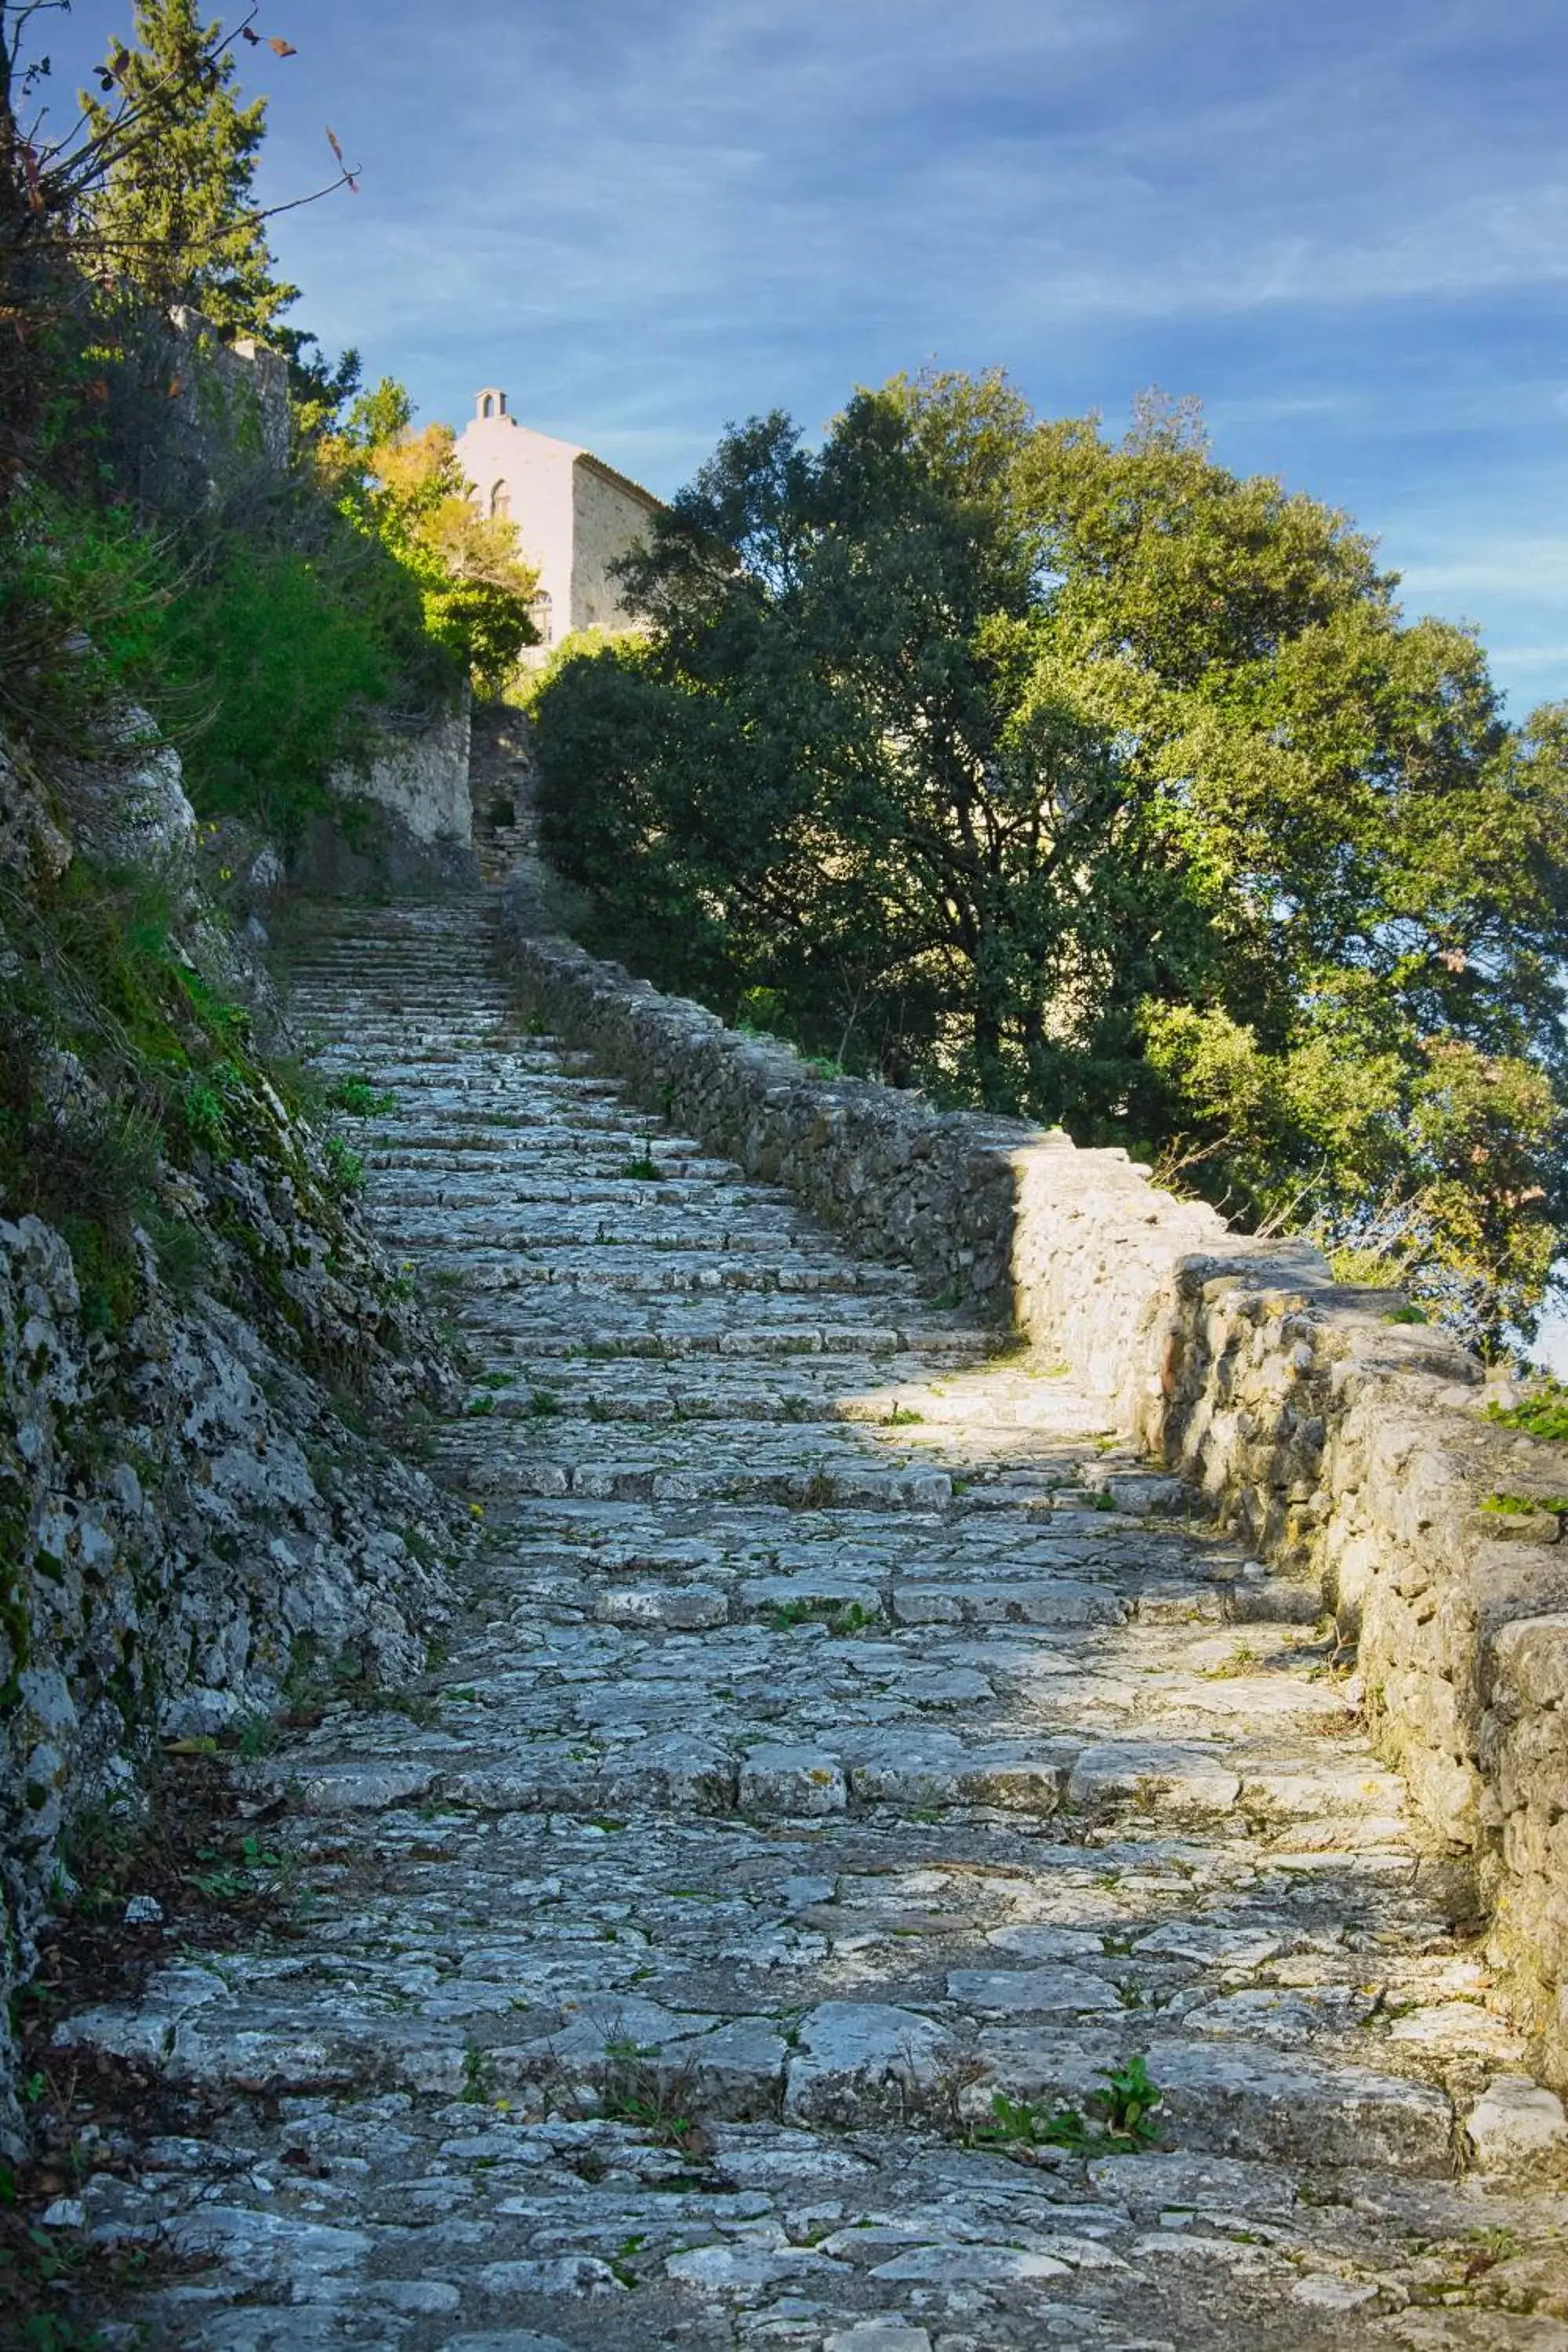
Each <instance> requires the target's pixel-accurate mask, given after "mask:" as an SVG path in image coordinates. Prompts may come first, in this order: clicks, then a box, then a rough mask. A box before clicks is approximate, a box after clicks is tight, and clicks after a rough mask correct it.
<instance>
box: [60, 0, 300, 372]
mask: <svg viewBox="0 0 1568 2352" xmlns="http://www.w3.org/2000/svg"><path fill="white" fill-rule="evenodd" d="M135 25H136V31H135V47H133V48H132V49H129V50H127V49H125V48H124V47H122V46H121V44H120V43H119V42H118V41H116V42H115V43H113V44H112V46H111V48H110V64H111V67H112V73H111V75H110V86H111V89H112V91H113V97H112V99H111V100H109V101H107V102H106V100H104V99H103V98H102V97H100V96H94V95H93V94H92V93H90V92H84V93H83V97H82V105H83V108H84V110H85V111H86V112H87V114H88V117H89V122H90V124H91V125H92V128H93V129H94V130H95V131H98V132H100V134H101V135H102V136H103V137H104V139H105V140H106V142H107V141H108V140H109V139H110V130H111V126H112V124H113V123H114V121H115V120H116V118H117V116H118V115H119V114H120V113H121V111H123V110H132V111H133V112H134V113H135V115H136V116H137V118H138V120H139V121H140V123H141V126H142V128H141V133H140V135H139V136H138V138H137V139H136V141H135V142H134V143H133V144H131V145H129V146H128V147H127V148H126V150H125V152H123V153H122V154H121V155H120V157H119V158H118V160H117V161H116V162H115V163H114V164H113V166H112V168H111V169H110V172H109V173H108V175H107V177H106V179H105V180H104V182H103V184H102V185H101V186H100V188H98V189H97V190H96V191H95V192H94V194H93V195H92V198H91V201H90V205H89V215H90V242H91V245H92V247H93V248H94V252H95V257H96V258H97V259H98V261H99V263H100V267H101V268H102V269H103V270H104V271H105V272H106V273H107V274H108V275H109V276H110V278H113V279H114V280H115V281H116V282H117V283H118V284H120V285H121V286H123V287H125V288H127V289H130V290H131V291H132V292H134V293H135V294H136V295H138V296H139V297H141V298H142V299H143V300H145V301H148V302H150V303H151V304H152V305H153V307H154V308H156V309H158V310H167V309H169V307H170V306H171V305H172V304H174V303H177V302H184V303H189V304H190V305H192V307H193V308H195V310H201V311H203V312H204V313H205V316H206V317H207V318H209V319H210V320H212V323H213V325H214V326H215V327H216V329H217V330H218V331H219V333H220V334H247V335H261V336H266V335H268V333H269V332H271V333H273V334H274V336H276V321H277V320H278V318H279V313H280V312H281V311H284V310H287V309H288V308H289V305H290V303H292V302H293V301H294V300H296V299H297V297H298V293H299V289H298V288H297V287H293V286H287V285H284V284H282V283H281V282H280V281H279V279H278V278H277V277H276V276H275V274H274V264H273V259H272V256H271V253H270V252H269V251H268V244H267V236H266V230H265V227H264V225H263V223H262V221H261V220H260V218H259V217H258V205H257V202H256V196H255V179H256V170H257V163H258V159H259V155H260V151H261V143H262V140H263V137H264V135H265V130H266V121H267V100H265V99H264V98H257V99H253V100H251V102H250V104H249V105H248V106H242V105H241V104H240V103H239V100H238V98H237V95H236V92H235V89H234V87H233V84H234V80H235V71H236V68H235V62H234V58H233V56H232V55H231V54H230V53H229V52H228V51H227V50H226V48H225V47H223V46H222V42H221V34H222V26H221V25H219V24H218V23H217V22H216V20H215V21H213V22H211V23H207V22H204V20H203V18H202V16H200V14H199V13H198V11H197V9H196V6H195V0H136V12H135Z"/></svg>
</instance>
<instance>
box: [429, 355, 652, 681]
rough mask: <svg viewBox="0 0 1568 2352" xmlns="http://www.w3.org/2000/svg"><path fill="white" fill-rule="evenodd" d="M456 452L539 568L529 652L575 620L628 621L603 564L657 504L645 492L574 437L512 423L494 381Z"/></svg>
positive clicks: (617, 625)
mask: <svg viewBox="0 0 1568 2352" xmlns="http://www.w3.org/2000/svg"><path fill="white" fill-rule="evenodd" d="M457 454H458V464H459V465H460V466H461V467H462V468H463V471H464V473H465V474H466V475H467V477H468V482H469V484H470V486H471V488H472V490H473V495H474V501H475V504H476V505H477V506H478V507H479V511H480V512H481V513H482V514H486V515H510V518H511V520H512V521H513V522H514V523H515V524H516V525H517V530H518V538H519V541H520V542H521V548H522V552H523V554H524V555H525V556H526V558H527V560H528V562H530V563H531V564H534V565H535V566H537V568H538V572H539V589H540V594H539V604H538V607H537V610H536V614H535V618H536V620H537V621H538V624H539V630H540V638H541V643H540V645H539V646H538V647H536V648H535V650H534V656H533V657H534V658H535V659H536V660H541V661H542V660H543V659H545V658H546V657H547V656H548V654H549V652H550V649H551V647H552V646H554V645H558V644H559V643H560V641H561V639H562V638H563V637H564V636H566V635H568V634H569V633H570V632H571V631H572V630H574V629H591V628H602V629H624V628H629V627H630V626H631V625H632V615H631V614H629V613H628V612H627V611H626V606H625V605H624V604H623V603H622V601H621V592H620V588H619V585H618V583H616V581H615V579H614V578H613V577H612V576H611V570H610V567H611V565H612V564H613V563H615V562H616V561H618V559H619V558H620V557H621V556H623V555H625V554H626V553H628V552H629V551H630V550H631V549H632V548H633V547H634V546H636V545H637V542H638V541H640V540H641V539H642V538H643V537H644V536H645V534H646V532H647V526H648V521H649V519H650V518H651V517H652V516H653V515H654V514H656V513H657V512H658V499H656V498H654V497H653V496H652V494H651V493H650V492H649V491H647V490H645V489H643V488H640V487H639V485H638V484H637V483H636V482H633V481H629V480H628V479H627V478H626V476H625V475H624V474H617V473H616V470H615V468H614V467H612V466H606V465H605V464H604V462H603V461H602V459H600V458H598V457H594V456H592V455H591V454H590V452H589V451H588V450H586V449H583V448H579V447H578V446H577V444H576V443H575V442H572V441H558V440H556V439H555V438H554V437H553V436H552V435H551V434H548V433H536V432H535V431H534V430H533V428H532V426H531V425H520V424H519V423H518V421H517V419H516V417H515V416H513V415H510V412H509V410H508V408H507V397H506V394H505V393H504V392H501V391H500V390H499V389H498V388H497V387H496V386H494V385H489V386H487V387H486V389H485V390H484V391H482V392H481V393H480V394H479V397H478V399H477V401H476V403H475V409H474V414H473V415H472V416H471V417H470V418H469V419H468V424H467V425H465V426H464V428H463V430H462V432H461V433H460V434H459V435H458V453H457Z"/></svg>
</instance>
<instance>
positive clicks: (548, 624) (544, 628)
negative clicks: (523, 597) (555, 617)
mask: <svg viewBox="0 0 1568 2352" xmlns="http://www.w3.org/2000/svg"><path fill="white" fill-rule="evenodd" d="M528 609H529V611H530V612H531V614H532V615H533V625H534V627H535V628H536V629H537V630H538V631H539V642H540V644H541V645H542V646H547V645H549V644H550V642H551V628H552V605H551V602H550V591H549V589H548V588H541V589H540V591H539V592H538V593H537V595H536V596H535V597H534V599H533V602H532V604H531V605H530V606H529V608H528Z"/></svg>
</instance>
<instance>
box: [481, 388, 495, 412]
mask: <svg viewBox="0 0 1568 2352" xmlns="http://www.w3.org/2000/svg"><path fill="white" fill-rule="evenodd" d="M495 413H496V396H495V394H494V393H493V392H487V393H486V394H485V396H484V398H483V399H482V400H481V401H480V403H479V415H481V416H493V415H495Z"/></svg>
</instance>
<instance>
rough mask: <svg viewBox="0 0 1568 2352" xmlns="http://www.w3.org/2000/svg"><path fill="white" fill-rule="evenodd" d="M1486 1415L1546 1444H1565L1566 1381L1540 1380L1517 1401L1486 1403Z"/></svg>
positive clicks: (1567, 1441) (1567, 1430) (1567, 1425)
mask: <svg viewBox="0 0 1568 2352" xmlns="http://www.w3.org/2000/svg"><path fill="white" fill-rule="evenodd" d="M1487 1418H1488V1420H1489V1421H1496V1422H1500V1423H1502V1425H1503V1427H1504V1428H1505V1429H1522V1430H1524V1431H1525V1432H1526V1433H1527V1434H1528V1435H1530V1436H1531V1437H1539V1438H1542V1439H1543V1440H1544V1441H1545V1443H1546V1444H1552V1445H1564V1444H1568V1382H1565V1381H1553V1380H1543V1381H1540V1382H1539V1383H1538V1384H1537V1385H1536V1386H1535V1388H1534V1389H1533V1390H1532V1391H1531V1394H1530V1395H1529V1396H1527V1397H1525V1398H1524V1399H1523V1400H1522V1402H1520V1403H1519V1404H1510V1405H1501V1404H1489V1405H1488V1407H1487Z"/></svg>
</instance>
